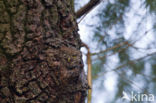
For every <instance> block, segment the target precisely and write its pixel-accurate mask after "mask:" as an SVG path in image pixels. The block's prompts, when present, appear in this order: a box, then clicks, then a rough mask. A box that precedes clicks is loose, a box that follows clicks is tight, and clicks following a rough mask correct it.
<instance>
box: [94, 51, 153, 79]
mask: <svg viewBox="0 0 156 103" xmlns="http://www.w3.org/2000/svg"><path fill="white" fill-rule="evenodd" d="M155 54H156V52H153V53H150V54H147V55H145V56H143V57H140V58H137V59H134V60H130V61H128V62H127V63H124V64H122V65H120V66H118V67H117V68H115V69H112V70H109V71H106V72H103V73H101V74H100V75H97V76H96V78H98V77H101V76H103V75H104V74H106V73H108V72H115V71H117V70H119V69H121V68H123V67H125V66H127V64H131V63H134V62H136V61H140V60H142V59H144V58H146V57H149V56H153V55H155ZM96 78H95V79H96Z"/></svg>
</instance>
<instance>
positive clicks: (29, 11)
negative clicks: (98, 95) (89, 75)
mask: <svg viewBox="0 0 156 103" xmlns="http://www.w3.org/2000/svg"><path fill="white" fill-rule="evenodd" d="M77 31H78V27H77V23H76V20H75V15H74V13H73V10H72V7H71V3H70V0H0V103H84V99H85V95H86V89H87V88H88V86H87V83H86V82H87V81H86V76H85V74H84V71H83V61H82V58H81V57H82V54H81V52H80V48H81V41H80V37H79V34H78V32H77Z"/></svg>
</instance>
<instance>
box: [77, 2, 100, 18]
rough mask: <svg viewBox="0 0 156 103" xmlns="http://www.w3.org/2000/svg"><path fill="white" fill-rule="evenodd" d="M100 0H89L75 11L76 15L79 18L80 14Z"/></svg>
mask: <svg viewBox="0 0 156 103" xmlns="http://www.w3.org/2000/svg"><path fill="white" fill-rule="evenodd" d="M100 1H101V0H90V1H89V2H88V3H87V4H86V5H85V6H83V7H82V8H80V9H79V10H78V11H77V12H76V17H77V18H80V17H81V16H82V15H84V14H86V13H88V12H89V11H90V10H91V9H92V8H94V7H95V6H96V5H97V4H99V3H100Z"/></svg>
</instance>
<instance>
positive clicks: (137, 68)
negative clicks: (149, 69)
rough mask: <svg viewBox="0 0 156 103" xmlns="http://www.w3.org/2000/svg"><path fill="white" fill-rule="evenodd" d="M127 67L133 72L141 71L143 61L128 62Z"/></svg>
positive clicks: (138, 72)
mask: <svg viewBox="0 0 156 103" xmlns="http://www.w3.org/2000/svg"><path fill="white" fill-rule="evenodd" d="M129 67H130V68H131V69H132V71H133V73H134V74H135V75H136V74H140V73H142V72H143V70H144V62H143V61H140V62H137V61H136V62H131V63H130V64H129Z"/></svg>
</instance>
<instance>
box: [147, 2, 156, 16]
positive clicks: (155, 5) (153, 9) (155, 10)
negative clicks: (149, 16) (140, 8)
mask: <svg viewBox="0 0 156 103" xmlns="http://www.w3.org/2000/svg"><path fill="white" fill-rule="evenodd" d="M145 5H146V7H147V8H149V10H150V12H153V13H156V0H145Z"/></svg>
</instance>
